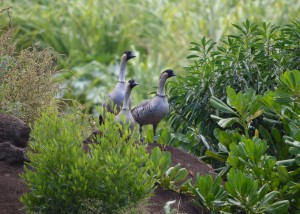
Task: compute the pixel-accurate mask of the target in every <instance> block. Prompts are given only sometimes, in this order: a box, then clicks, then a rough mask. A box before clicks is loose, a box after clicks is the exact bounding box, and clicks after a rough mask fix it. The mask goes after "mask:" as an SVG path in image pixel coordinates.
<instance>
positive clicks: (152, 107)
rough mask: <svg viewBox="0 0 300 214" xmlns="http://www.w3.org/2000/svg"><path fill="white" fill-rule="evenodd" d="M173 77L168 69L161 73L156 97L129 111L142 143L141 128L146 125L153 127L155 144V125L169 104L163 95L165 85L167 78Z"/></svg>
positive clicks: (163, 115) (167, 111)
mask: <svg viewBox="0 0 300 214" xmlns="http://www.w3.org/2000/svg"><path fill="white" fill-rule="evenodd" d="M173 76H176V74H175V73H174V72H173V71H172V70H170V69H168V70H165V71H164V72H162V73H161V75H160V77H159V82H158V89H157V94H156V96H155V97H153V98H152V99H150V100H144V101H143V102H142V103H141V104H139V105H138V106H136V107H135V108H134V109H132V111H131V113H132V116H133V118H134V120H135V121H136V122H137V123H138V124H139V126H140V140H141V142H143V136H142V126H143V125H148V124H151V125H152V126H153V134H154V142H155V143H156V142H157V135H156V128H157V125H158V123H159V122H160V121H161V120H162V119H163V118H164V117H165V116H166V115H167V114H168V113H169V103H168V100H167V98H166V94H165V83H166V81H167V79H168V78H170V77H173Z"/></svg>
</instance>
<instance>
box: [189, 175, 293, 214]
mask: <svg viewBox="0 0 300 214" xmlns="http://www.w3.org/2000/svg"><path fill="white" fill-rule="evenodd" d="M189 185H190V189H191V190H192V193H193V195H194V196H195V199H194V201H195V203H196V204H197V205H199V206H201V205H204V206H205V207H206V208H208V209H209V210H211V211H212V212H213V213H216V212H221V213H240V212H245V213H287V211H288V207H289V201H288V200H280V199H278V196H279V192H277V191H270V188H269V186H268V184H264V185H259V183H258V181H257V180H254V179H253V178H252V177H251V176H249V175H246V174H244V173H243V172H242V171H235V170H234V169H231V170H230V171H229V173H228V175H227V182H226V183H225V187H226V188H224V186H223V184H222V183H221V178H220V177H217V178H215V179H213V178H212V176H211V175H206V176H199V175H197V177H196V181H195V184H194V185H192V184H189Z"/></svg>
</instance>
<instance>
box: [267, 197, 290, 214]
mask: <svg viewBox="0 0 300 214" xmlns="http://www.w3.org/2000/svg"><path fill="white" fill-rule="evenodd" d="M289 206H290V202H289V201H288V200H284V201H278V202H275V203H273V204H271V205H270V206H269V207H267V208H266V209H265V211H266V212H268V213H274V214H278V213H280V214H281V213H282V214H284V213H288V208H289Z"/></svg>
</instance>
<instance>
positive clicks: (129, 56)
mask: <svg viewBox="0 0 300 214" xmlns="http://www.w3.org/2000/svg"><path fill="white" fill-rule="evenodd" d="M124 54H126V59H127V61H128V60H130V59H132V58H134V57H136V56H135V55H134V53H133V52H132V51H125V52H124Z"/></svg>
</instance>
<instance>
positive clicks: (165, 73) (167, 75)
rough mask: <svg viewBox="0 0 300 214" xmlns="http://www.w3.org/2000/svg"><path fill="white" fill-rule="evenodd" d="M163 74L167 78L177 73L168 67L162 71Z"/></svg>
mask: <svg viewBox="0 0 300 214" xmlns="http://www.w3.org/2000/svg"><path fill="white" fill-rule="evenodd" d="M161 76H164V77H165V78H170V77H174V76H176V74H175V73H174V71H173V70H171V69H167V70H165V71H163V72H162V73H161Z"/></svg>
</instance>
